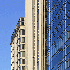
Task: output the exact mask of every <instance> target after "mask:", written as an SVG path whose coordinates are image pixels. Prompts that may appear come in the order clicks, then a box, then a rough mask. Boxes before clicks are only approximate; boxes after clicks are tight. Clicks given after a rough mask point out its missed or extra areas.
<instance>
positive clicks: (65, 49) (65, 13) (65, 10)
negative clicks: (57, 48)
mask: <svg viewBox="0 0 70 70" xmlns="http://www.w3.org/2000/svg"><path fill="white" fill-rule="evenodd" d="M65 42H66V0H65ZM65 70H66V43H65Z"/></svg>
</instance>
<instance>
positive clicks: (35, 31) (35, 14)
mask: <svg viewBox="0 0 70 70" xmlns="http://www.w3.org/2000/svg"><path fill="white" fill-rule="evenodd" d="M35 70H37V0H35Z"/></svg>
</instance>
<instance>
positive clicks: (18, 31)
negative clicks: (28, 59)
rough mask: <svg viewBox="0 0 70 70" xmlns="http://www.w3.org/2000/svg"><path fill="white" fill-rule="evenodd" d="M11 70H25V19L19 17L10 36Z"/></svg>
mask: <svg viewBox="0 0 70 70" xmlns="http://www.w3.org/2000/svg"><path fill="white" fill-rule="evenodd" d="M10 45H11V70H25V18H23V17H20V19H19V21H18V23H17V25H16V28H15V29H14V32H13V34H12V36H11V43H10Z"/></svg>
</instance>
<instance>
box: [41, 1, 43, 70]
mask: <svg viewBox="0 0 70 70" xmlns="http://www.w3.org/2000/svg"><path fill="white" fill-rule="evenodd" d="M41 1H42V3H41V8H42V9H41V13H42V17H41V22H42V25H41V26H42V50H41V51H42V55H41V56H42V70H43V0H41Z"/></svg>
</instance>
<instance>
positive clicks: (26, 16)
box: [25, 0, 28, 70]
mask: <svg viewBox="0 0 70 70" xmlns="http://www.w3.org/2000/svg"><path fill="white" fill-rule="evenodd" d="M25 35H26V36H25V37H26V38H25V46H26V52H25V53H26V56H25V57H26V70H28V0H25Z"/></svg>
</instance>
